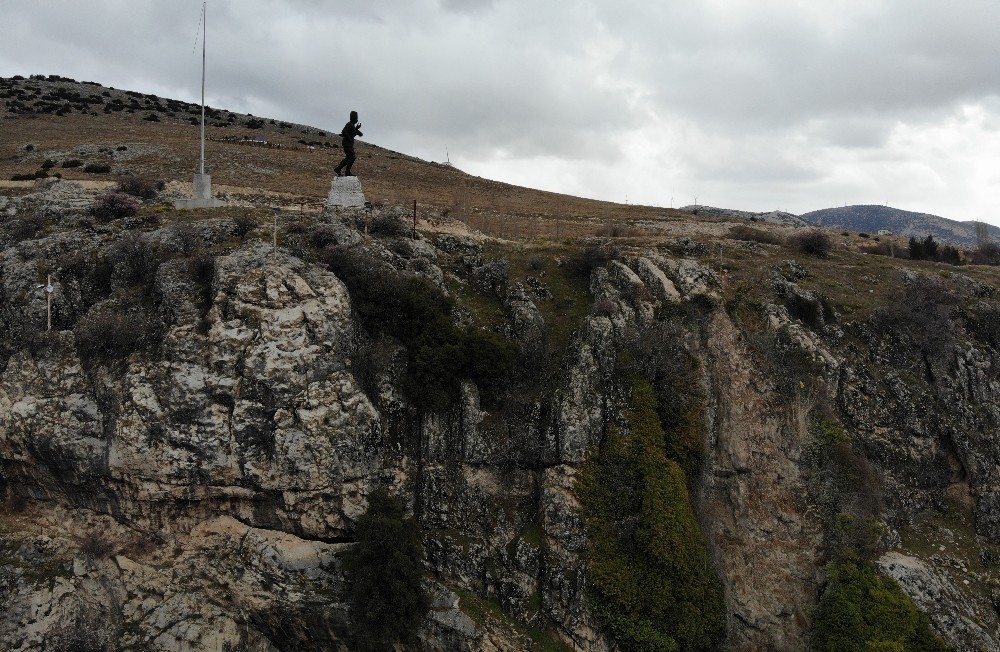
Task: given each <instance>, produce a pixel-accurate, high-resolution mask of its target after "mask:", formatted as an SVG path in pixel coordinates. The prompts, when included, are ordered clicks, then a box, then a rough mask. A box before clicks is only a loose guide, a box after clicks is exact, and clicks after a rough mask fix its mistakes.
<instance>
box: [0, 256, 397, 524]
mask: <svg viewBox="0 0 1000 652" xmlns="http://www.w3.org/2000/svg"><path fill="white" fill-rule="evenodd" d="M215 274H216V276H215V279H214V283H213V289H214V290H215V300H214V302H213V305H212V308H211V310H209V312H208V314H207V321H208V329H207V333H206V334H205V335H200V334H199V333H198V332H197V331H196V328H195V325H194V324H191V323H184V322H181V323H178V324H176V325H174V326H173V327H172V328H170V329H169V330H168V331H167V333H166V334H165V337H164V343H163V356H162V357H163V359H162V360H158V361H147V360H140V359H139V358H133V359H131V360H130V361H128V363H127V364H126V365H125V367H124V369H123V370H115V371H112V369H111V368H108V367H103V366H98V367H96V368H95V369H93V370H92V374H91V376H90V377H89V378H88V376H87V375H86V374H85V373H83V370H82V368H81V366H80V362H79V359H78V357H77V355H76V352H75V349H74V347H73V343H72V341H70V340H68V339H67V338H65V337H64V336H63V337H61V338H60V340H59V346H58V347H56V348H55V349H54V350H53V351H52V352H51V355H52V356H53V357H49V358H42V359H40V360H38V361H36V360H35V359H33V358H31V357H30V356H27V355H19V356H15V357H14V358H12V360H11V363H10V364H8V367H7V369H6V370H5V371H4V372H3V374H2V375H0V405H2V406H4V407H5V408H6V409H4V410H3V414H2V415H0V427H2V428H3V429H4V430H5V432H6V433H7V436H6V437H5V438H4V440H3V443H4V445H5V447H7V449H8V450H7V451H5V455H4V457H5V459H8V460H13V459H21V460H24V461H27V460H29V459H37V458H38V457H40V456H39V455H38V453H39V450H38V448H39V446H44V447H45V448H44V451H43V452H44V453H46V454H45V456H44V457H45V459H46V460H47V463H48V464H49V466H50V467H52V466H53V465H54V466H55V467H56V468H51V471H52V473H53V476H60V475H61V476H66V475H69V476H70V477H78V478H80V484H81V486H80V489H81V495H78V496H71V497H70V498H71V499H79V500H84V501H90V502H92V503H93V504H101V503H103V504H105V505H106V507H107V508H108V509H109V511H113V512H114V513H119V514H121V515H123V516H127V517H128V518H130V519H134V520H136V519H138V520H142V519H151V518H153V514H152V513H148V508H147V506H148V505H149V504H150V501H154V502H155V501H164V502H170V501H174V500H177V499H178V498H180V497H186V498H188V499H193V498H198V499H199V500H203V501H204V502H205V503H206V504H207V505H210V506H211V507H209V512H208V513H213V512H215V511H218V512H219V513H229V514H233V515H236V516H239V517H242V518H246V519H257V520H261V519H263V520H265V521H267V522H269V523H272V524H273V523H281V524H283V525H284V527H286V528H288V529H291V530H294V531H297V532H300V533H303V534H307V535H308V536H312V537H319V538H323V537H335V536H338V534H342V533H343V531H344V530H345V528H346V527H347V525H346V524H345V518H346V519H350V518H353V516H355V515H356V513H357V512H358V511H359V509H360V506H359V504H358V501H359V495H358V493H357V492H358V486H359V484H360V485H363V484H364V483H365V481H366V479H370V478H371V477H373V475H374V474H376V473H377V472H378V470H379V468H380V457H379V452H378V444H379V442H380V438H381V425H380V422H379V418H378V414H377V413H376V412H375V410H374V408H373V407H372V405H371V403H370V402H369V401H368V399H367V397H366V396H365V394H364V393H363V392H362V391H360V389H359V388H358V386H357V383H356V382H355V380H354V377H353V376H352V375H351V374H350V372H349V371H348V370H347V365H346V361H347V355H348V343H349V341H350V338H351V333H352V326H351V323H350V303H349V299H348V296H347V292H346V289H345V288H344V286H343V284H342V283H341V282H340V281H339V280H338V279H337V278H336V277H334V276H333V275H332V274H329V273H326V272H321V271H318V270H316V269H315V268H311V267H306V266H303V265H301V264H300V265H298V266H295V265H279V266H272V265H268V264H267V261H266V259H265V258H264V257H263V254H262V252H259V251H252V250H250V251H240V252H236V253H234V254H232V255H229V256H225V257H221V258H220V259H218V261H217V265H216V272H215ZM46 396H48V398H46ZM98 397H100V399H98ZM100 401H104V402H105V403H111V404H112V405H113V409H108V407H107V406H105V407H103V409H102V407H101V406H100V405H99V402H100ZM39 432H44V433H46V437H45V439H43V440H41V442H40V441H39V438H38V437H37V436H36V433H39ZM40 464H41V463H40ZM14 473H15V477H16V473H17V471H15V472H14ZM84 485H85V486H84ZM53 490H54V488H53ZM332 505H335V506H336V508H335V509H330V507H331V506H332ZM205 515H207V514H204V515H202V516H205ZM188 516H189V517H190V516H191V515H190V514H189V515H188Z"/></svg>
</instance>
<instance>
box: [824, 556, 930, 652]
mask: <svg viewBox="0 0 1000 652" xmlns="http://www.w3.org/2000/svg"><path fill="white" fill-rule="evenodd" d="M811 638H812V647H813V649H815V650H822V651H823V652H857V651H858V650H899V651H900V652H902V651H906V652H948V650H949V648H948V646H947V645H945V643H944V642H943V641H942V640H941V639H940V638H938V637H937V636H936V635H935V634H934V632H933V631H932V630H931V627H930V619H929V618H928V617H927V616H926V615H925V614H924V613H923V612H921V611H920V609H918V608H917V606H916V605H915V604H913V601H912V600H910V598H908V597H907V596H906V594H905V593H903V590H902V589H900V588H899V585H898V584H897V583H896V582H895V580H893V579H892V578H890V577H885V576H884V575H881V574H879V572H878V570H877V569H876V568H875V565H874V564H873V563H872V562H870V561H862V560H858V559H845V560H842V561H840V562H837V563H835V564H833V565H831V567H830V573H829V585H828V586H827V589H826V592H825V593H824V594H823V598H822V599H821V600H820V603H819V607H818V608H817V609H816V614H815V617H814V620H813V629H812V636H811Z"/></svg>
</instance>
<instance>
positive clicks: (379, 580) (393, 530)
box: [344, 489, 430, 650]
mask: <svg viewBox="0 0 1000 652" xmlns="http://www.w3.org/2000/svg"><path fill="white" fill-rule="evenodd" d="M403 516H404V515H403V507H402V505H400V503H399V501H398V500H396V499H395V498H393V497H392V496H390V495H389V494H388V493H387V492H386V491H385V490H384V489H379V490H378V491H375V492H374V493H373V494H372V495H371V496H370V497H369V499H368V511H367V512H365V514H364V515H363V516H362V517H361V518H359V519H358V524H357V528H356V529H355V536H356V538H357V545H356V546H355V547H354V548H353V549H352V550H351V551H349V552H348V553H346V554H345V555H344V572H345V576H346V580H347V604H348V608H349V610H350V616H351V621H352V624H353V625H354V628H353V632H352V635H353V637H354V639H355V643H356V645H357V647H358V648H360V649H363V650H391V649H393V645H394V644H395V643H414V642H416V632H417V629H419V627H420V624H421V622H422V621H423V618H424V614H426V613H427V609H428V608H429V607H430V601H429V600H428V598H427V595H426V594H425V592H424V590H423V587H422V586H421V579H422V577H423V566H422V563H423V557H424V551H423V546H422V545H421V543H420V531H419V528H418V527H417V524H416V522H415V521H414V520H413V519H412V518H409V519H407V518H404V517H403Z"/></svg>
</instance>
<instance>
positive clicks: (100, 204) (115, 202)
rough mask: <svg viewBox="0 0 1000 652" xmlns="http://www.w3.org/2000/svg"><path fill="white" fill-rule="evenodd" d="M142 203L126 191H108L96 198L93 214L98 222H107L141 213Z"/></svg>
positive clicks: (91, 210)
mask: <svg viewBox="0 0 1000 652" xmlns="http://www.w3.org/2000/svg"><path fill="white" fill-rule="evenodd" d="M141 207H142V204H141V203H140V202H139V200H137V199H136V198H135V197H133V196H132V195H129V194H126V193H124V192H106V193H104V194H102V195H98V197H97V199H95V200H94V206H93V207H92V208H91V209H90V212H91V214H92V215H93V216H94V219H96V220H97V221H98V222H100V223H102V224H106V223H108V222H110V221H112V220H117V219H121V218H123V217H132V216H134V215H138V214H139V208H141Z"/></svg>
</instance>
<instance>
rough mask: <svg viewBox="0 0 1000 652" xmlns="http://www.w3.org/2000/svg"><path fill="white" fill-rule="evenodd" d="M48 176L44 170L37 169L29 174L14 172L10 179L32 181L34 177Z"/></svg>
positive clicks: (42, 177)
mask: <svg viewBox="0 0 1000 652" xmlns="http://www.w3.org/2000/svg"><path fill="white" fill-rule="evenodd" d="M47 176H49V175H48V173H47V172H46V171H45V170H39V171H38V172H32V173H31V174H14V175H11V177H10V180H11V181H34V180H35V179H44V178H45V177H47Z"/></svg>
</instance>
